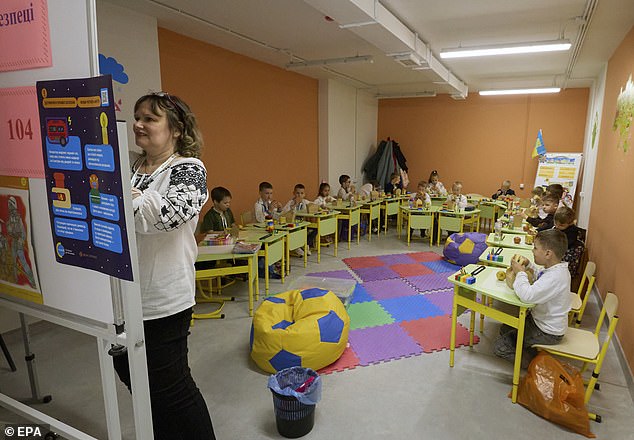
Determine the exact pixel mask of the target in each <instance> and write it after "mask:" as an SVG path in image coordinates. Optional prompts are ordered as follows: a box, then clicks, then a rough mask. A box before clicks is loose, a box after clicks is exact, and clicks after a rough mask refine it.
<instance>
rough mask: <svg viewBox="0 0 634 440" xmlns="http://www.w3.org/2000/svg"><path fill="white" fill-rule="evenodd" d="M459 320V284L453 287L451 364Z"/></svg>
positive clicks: (451, 362)
mask: <svg viewBox="0 0 634 440" xmlns="http://www.w3.org/2000/svg"><path fill="white" fill-rule="evenodd" d="M457 321H458V286H454V288H453V307H452V312H451V338H450V341H449V366H450V367H453V365H454V352H455V351H456V324H457Z"/></svg>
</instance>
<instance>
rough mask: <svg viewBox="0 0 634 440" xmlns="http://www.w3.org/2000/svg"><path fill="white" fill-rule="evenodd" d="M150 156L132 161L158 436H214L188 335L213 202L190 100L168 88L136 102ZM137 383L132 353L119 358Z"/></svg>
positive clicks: (141, 142)
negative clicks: (203, 230)
mask: <svg viewBox="0 0 634 440" xmlns="http://www.w3.org/2000/svg"><path fill="white" fill-rule="evenodd" d="M134 119H135V121H136V122H135V123H134V135H135V141H136V144H137V145H138V146H139V147H140V148H141V149H142V150H143V155H142V156H141V157H140V158H139V159H138V160H137V161H136V162H135V163H134V164H133V166H132V198H133V201H132V205H133V207H134V224H135V229H136V242H137V250H138V257H139V282H140V284H141V301H142V304H143V327H144V331H145V348H146V356H147V365H148V378H149V384H150V400H151V404H152V423H153V425H154V438H155V439H161V440H162V439H165V440H167V439H169V440H175V439H183V440H209V439H215V436H214V431H213V427H212V424H211V417H210V416H209V411H208V410H207V405H206V403H205V400H204V399H203V397H202V394H201V393H200V390H199V389H198V387H197V386H196V383H195V382H194V379H193V378H192V376H191V372H190V369H189V364H188V360H187V352H188V350H187V337H188V335H189V325H190V321H191V317H192V307H193V305H194V303H195V301H194V294H195V269H194V262H195V261H196V257H197V255H198V248H197V245H196V240H195V238H194V231H195V229H196V224H197V222H198V215H199V213H200V210H201V208H202V206H203V205H204V204H205V202H206V201H207V184H206V179H207V171H206V170H205V166H204V165H203V163H202V162H201V161H200V160H199V159H198V157H199V156H200V150H201V147H202V143H203V142H202V136H201V134H200V131H199V129H198V125H197V123H196V118H195V116H194V114H193V113H192V112H191V110H190V108H189V106H188V105H187V104H185V102H183V101H182V100H181V99H179V98H178V97H176V96H172V95H169V94H167V93H165V92H158V93H152V94H149V95H145V96H142V97H141V98H139V100H138V101H137V102H136V104H135V106H134ZM114 366H115V370H116V371H117V374H118V375H119V378H120V379H121V380H122V381H123V382H124V383H125V384H126V385H127V386H128V389H130V370H129V365H128V359H127V356H126V355H124V356H118V357H115V358H114Z"/></svg>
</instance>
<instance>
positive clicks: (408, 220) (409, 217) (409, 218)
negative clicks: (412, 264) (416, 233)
mask: <svg viewBox="0 0 634 440" xmlns="http://www.w3.org/2000/svg"><path fill="white" fill-rule="evenodd" d="M411 234H412V214H409V215H408V217H407V247H409V243H410V240H411V237H410V235H411Z"/></svg>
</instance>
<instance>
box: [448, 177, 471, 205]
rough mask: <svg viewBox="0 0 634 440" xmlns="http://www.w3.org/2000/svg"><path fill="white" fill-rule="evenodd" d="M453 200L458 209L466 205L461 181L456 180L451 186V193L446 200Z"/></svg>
mask: <svg viewBox="0 0 634 440" xmlns="http://www.w3.org/2000/svg"><path fill="white" fill-rule="evenodd" d="M450 200H451V201H453V202H454V203H455V204H456V206H457V207H458V209H465V208H466V207H467V197H466V196H465V195H463V194H462V182H460V181H458V180H456V181H455V182H454V183H453V185H452V186H451V194H449V195H448V196H447V201H450Z"/></svg>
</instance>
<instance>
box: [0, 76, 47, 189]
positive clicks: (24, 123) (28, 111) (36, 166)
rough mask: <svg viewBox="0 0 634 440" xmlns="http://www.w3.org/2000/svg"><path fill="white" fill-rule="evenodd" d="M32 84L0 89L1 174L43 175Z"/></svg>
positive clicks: (35, 97)
mask: <svg viewBox="0 0 634 440" xmlns="http://www.w3.org/2000/svg"><path fill="white" fill-rule="evenodd" d="M36 93H37V92H36V91H35V87H15V88H9V89H0V157H1V158H2V160H0V175H5V176H23V177H40V178H43V177H44V159H43V158H42V137H41V135H40V125H39V124H40V116H39V113H38V110H37V96H36Z"/></svg>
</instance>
